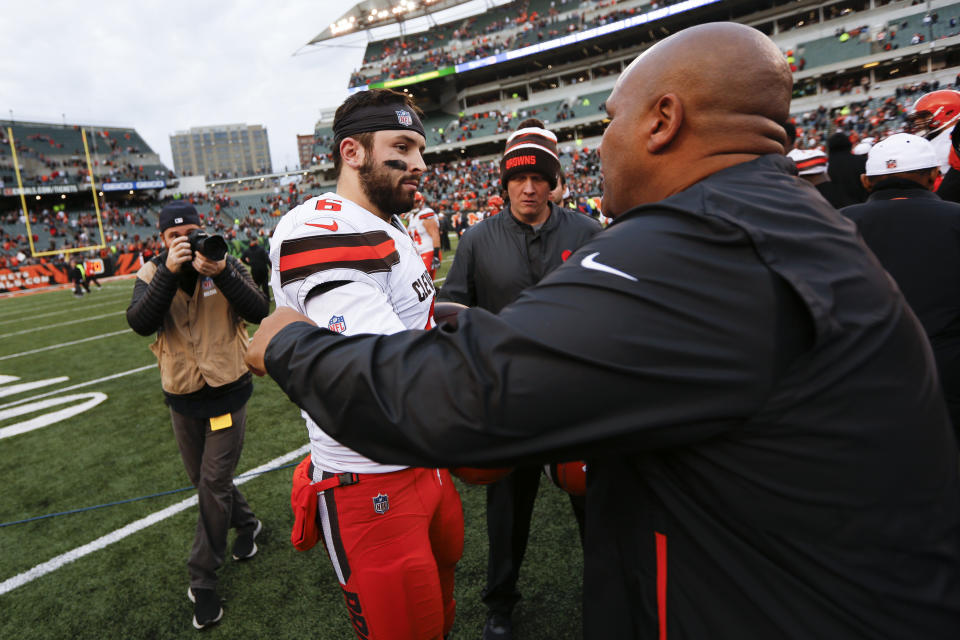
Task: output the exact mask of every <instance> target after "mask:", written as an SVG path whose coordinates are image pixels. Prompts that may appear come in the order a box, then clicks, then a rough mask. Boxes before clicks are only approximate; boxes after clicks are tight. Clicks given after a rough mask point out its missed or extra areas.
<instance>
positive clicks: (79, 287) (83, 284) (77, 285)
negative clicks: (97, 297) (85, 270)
mask: <svg viewBox="0 0 960 640" xmlns="http://www.w3.org/2000/svg"><path fill="white" fill-rule="evenodd" d="M84 289H86V290H87V293H90V283H89V282H87V281H86V279H85V278H76V279H75V280H74V281H73V293H74V294H76V295H83V290H84Z"/></svg>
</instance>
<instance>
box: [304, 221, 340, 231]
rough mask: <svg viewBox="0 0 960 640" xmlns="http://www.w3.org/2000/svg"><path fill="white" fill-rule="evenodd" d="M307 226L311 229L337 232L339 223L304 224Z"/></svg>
mask: <svg viewBox="0 0 960 640" xmlns="http://www.w3.org/2000/svg"><path fill="white" fill-rule="evenodd" d="M304 224H305V225H307V226H310V227H319V228H320V229H326V230H327V231H336V230H337V221H336V220H334V221H333V224H320V223H319V222H317V223H313V222H304Z"/></svg>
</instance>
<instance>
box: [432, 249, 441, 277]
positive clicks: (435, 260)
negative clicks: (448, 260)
mask: <svg viewBox="0 0 960 640" xmlns="http://www.w3.org/2000/svg"><path fill="white" fill-rule="evenodd" d="M439 268H440V249H434V250H433V262H431V263H430V270H431V271H433V272H434V273H436V271H437V269H439Z"/></svg>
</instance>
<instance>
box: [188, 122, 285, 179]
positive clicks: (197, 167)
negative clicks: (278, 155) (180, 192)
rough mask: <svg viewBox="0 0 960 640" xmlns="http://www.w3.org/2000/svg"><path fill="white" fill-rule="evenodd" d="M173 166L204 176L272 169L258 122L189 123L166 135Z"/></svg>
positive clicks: (223, 176) (239, 174)
mask: <svg viewBox="0 0 960 640" xmlns="http://www.w3.org/2000/svg"><path fill="white" fill-rule="evenodd" d="M170 150H171V152H172V154H173V166H174V170H175V171H176V172H177V173H178V174H179V175H204V176H206V177H207V178H208V179H216V178H234V177H239V176H249V175H255V174H260V173H270V172H272V171H273V164H272V163H271V161H270V143H269V140H268V139H267V130H266V129H265V128H264V127H263V126H262V125H259V124H251V125H247V124H224V125H214V126H210V127H191V128H190V130H189V131H178V132H176V133H175V134H173V135H172V136H170Z"/></svg>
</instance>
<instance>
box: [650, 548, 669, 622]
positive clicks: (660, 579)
mask: <svg viewBox="0 0 960 640" xmlns="http://www.w3.org/2000/svg"><path fill="white" fill-rule="evenodd" d="M653 535H654V537H655V538H656V541H657V619H658V620H659V621H660V635H659V638H660V640H667V536H665V535H663V534H662V533H657V532H656V531H654V532H653Z"/></svg>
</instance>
